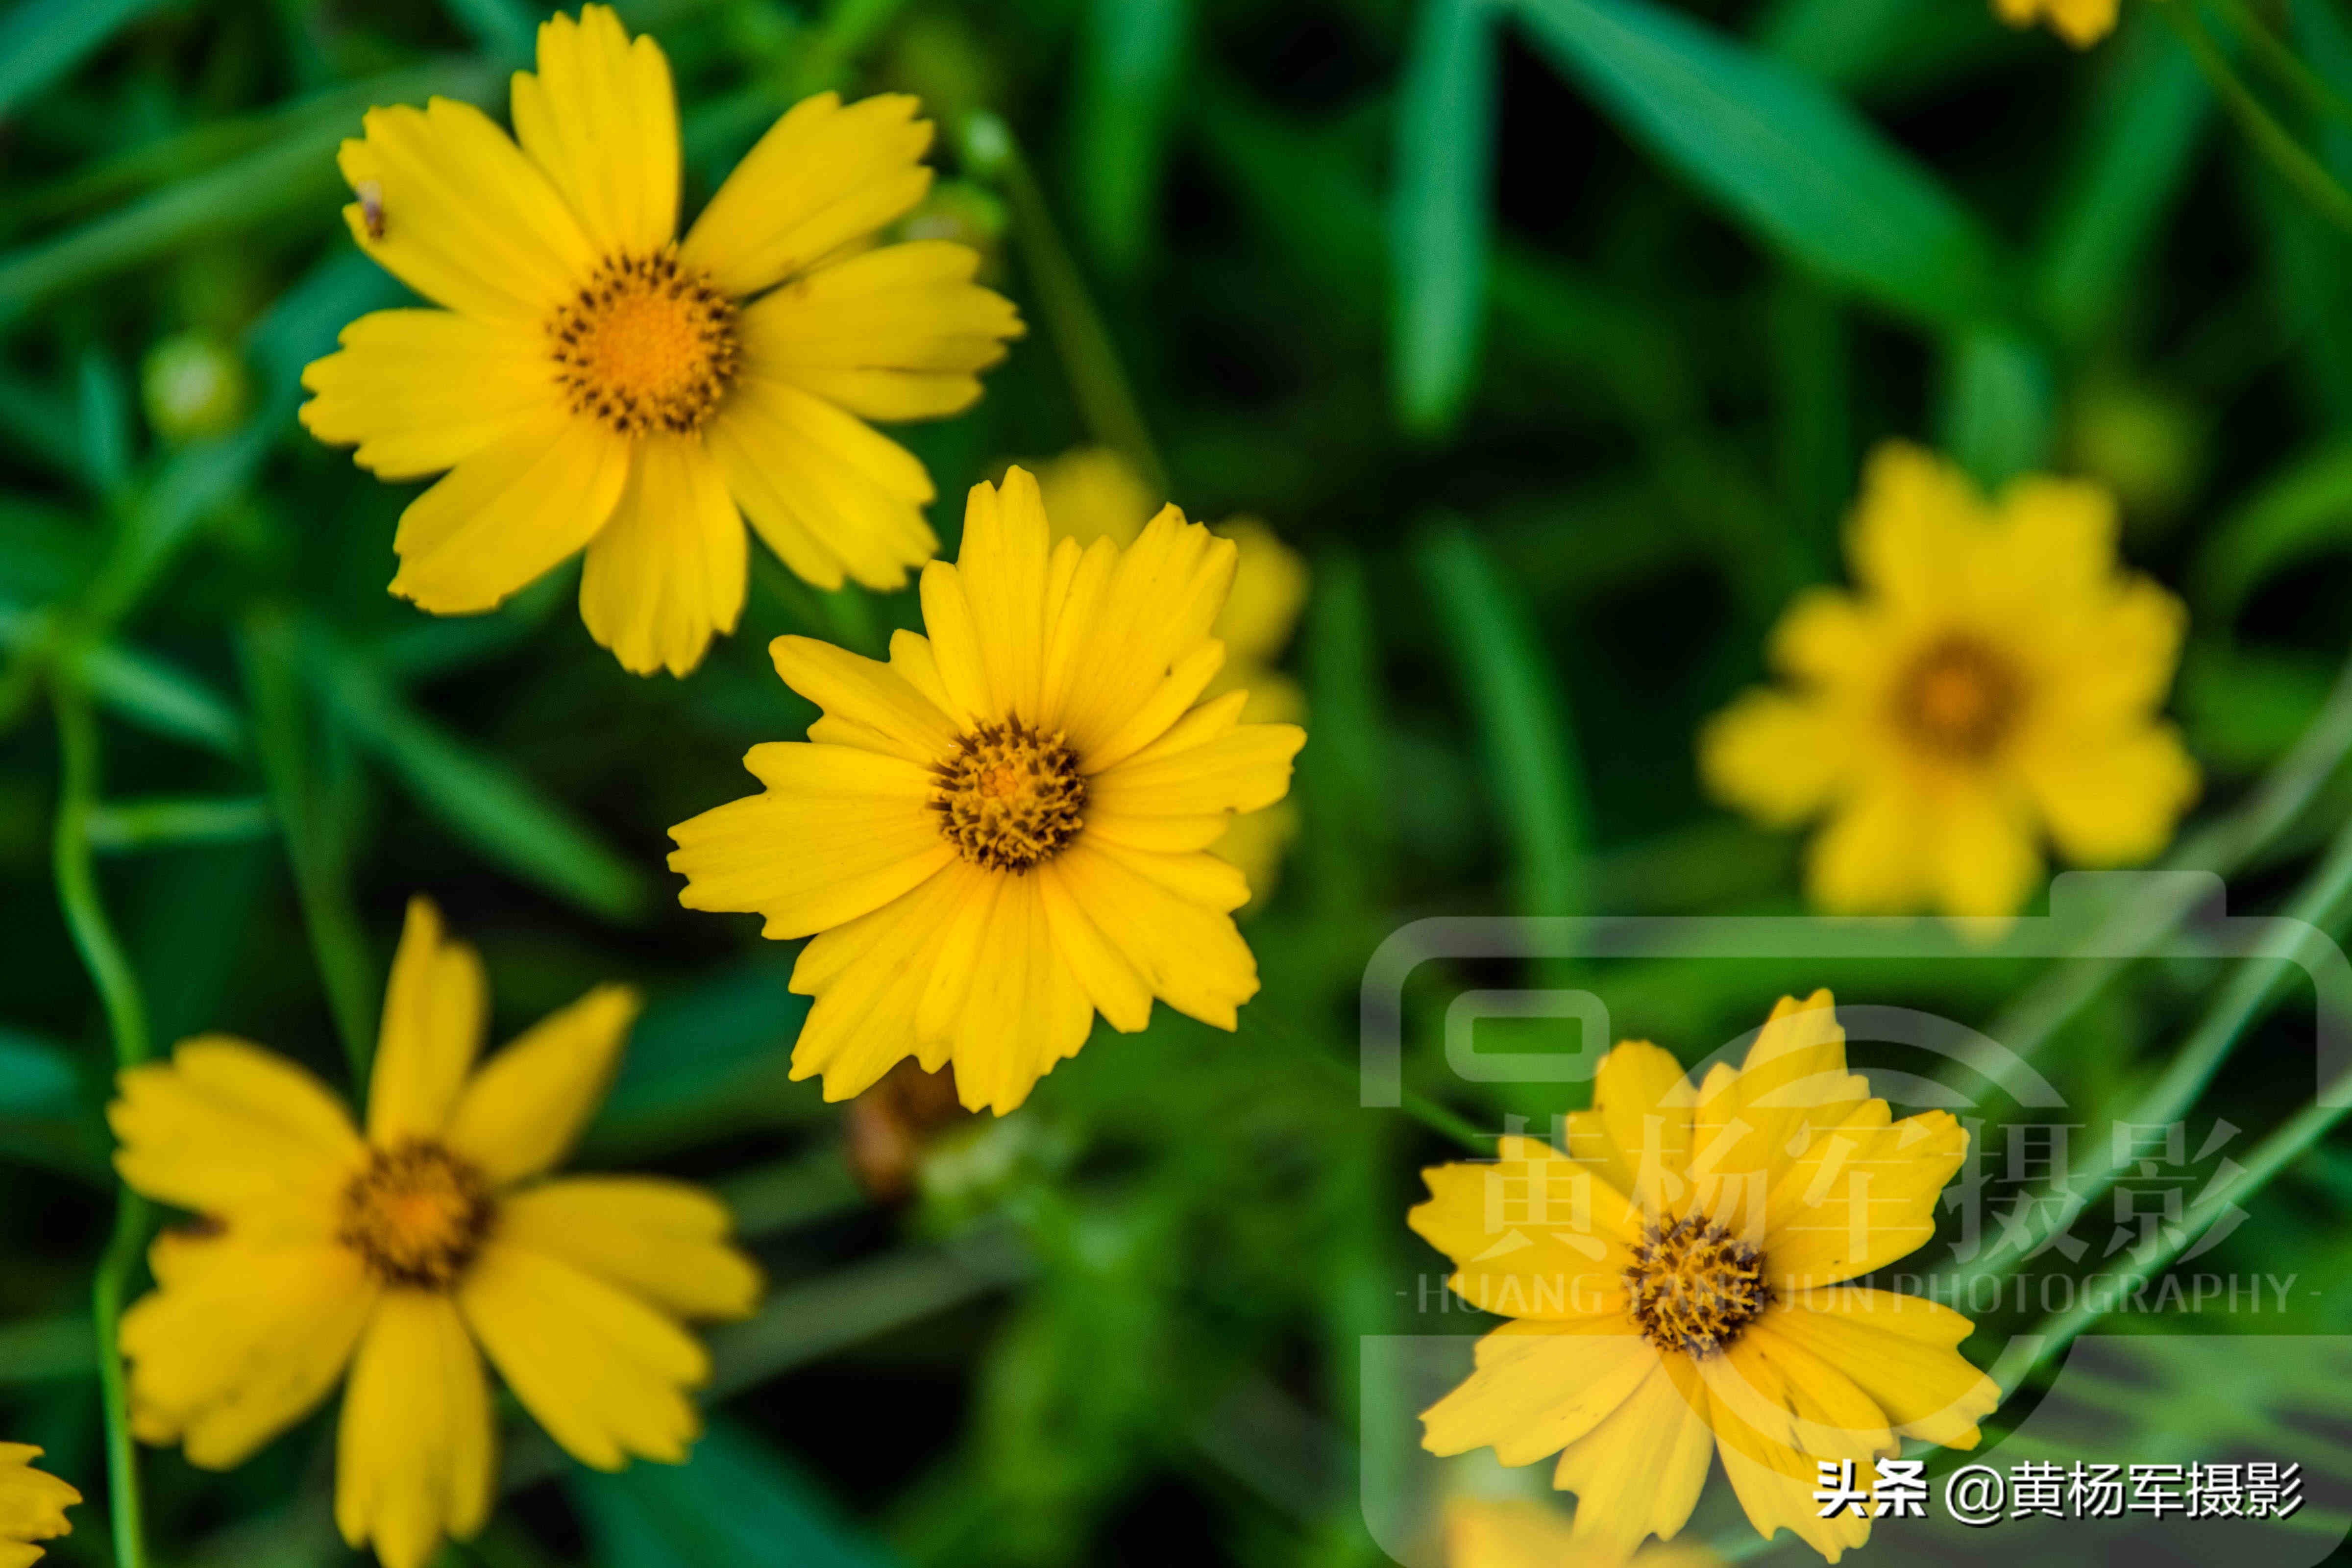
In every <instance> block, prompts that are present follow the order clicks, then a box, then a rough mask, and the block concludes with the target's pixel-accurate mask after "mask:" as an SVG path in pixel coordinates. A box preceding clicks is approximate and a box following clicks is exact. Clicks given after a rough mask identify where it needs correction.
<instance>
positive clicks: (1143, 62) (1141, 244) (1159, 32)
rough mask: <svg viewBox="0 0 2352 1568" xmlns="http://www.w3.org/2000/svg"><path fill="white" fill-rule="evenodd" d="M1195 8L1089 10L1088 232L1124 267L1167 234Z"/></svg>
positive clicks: (1079, 109)
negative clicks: (1173, 139) (1174, 133)
mask: <svg viewBox="0 0 2352 1568" xmlns="http://www.w3.org/2000/svg"><path fill="white" fill-rule="evenodd" d="M1190 10H1191V5H1190V3H1189V0H1093V4H1092V5H1090V6H1089V7H1088V9H1087V22H1086V30H1085V32H1084V34H1083V35H1082V42H1081V47H1080V53H1079V57H1078V83H1077V100H1076V114H1075V116H1074V119H1075V124H1074V126H1073V134H1072V137H1071V142H1070V145H1071V149H1072V153H1071V155H1072V157H1073V158H1074V159H1075V160H1076V174H1077V187H1078V210H1079V216H1080V218H1081V221H1082V222H1083V223H1084V224H1085V225H1086V229H1087V238H1088V239H1089V240H1090V241H1091V242H1092V243H1093V246H1094V249H1095V254H1096V255H1097V256H1099V257H1100V258H1102V259H1103V261H1104V262H1105V263H1106V264H1107V265H1108V266H1109V267H1110V268H1112V269H1113V270H1115V271H1118V272H1129V271H1132V270H1133V269H1134V268H1135V265H1136V264H1137V263H1138V262H1139V261H1140V260H1141V259H1142V258H1143V254H1144V249H1145V247H1147V246H1148V245H1150V243H1151V240H1152V238H1153V237H1154V236H1156V235H1157V234H1158V233H1159V232H1160V223H1159V195H1160V183H1161V180H1162V178H1163V177H1164V172H1165V168H1166V164H1167V161H1168V121H1169V117H1170V112H1171V110H1173V108H1174V107H1175V103H1176V84H1177V82H1178V80H1179V79H1181V76H1182V74H1183V64H1184V36H1185V32H1186V29H1187V26H1188V22H1189V16H1188V13H1189V12H1190Z"/></svg>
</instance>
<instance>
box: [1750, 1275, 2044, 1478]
mask: <svg viewBox="0 0 2352 1568" xmlns="http://www.w3.org/2000/svg"><path fill="white" fill-rule="evenodd" d="M1789 1309H1790V1310H1787V1311H1785V1312H1780V1313H1775V1314H1774V1315H1773V1316H1772V1318H1771V1323H1772V1327H1773V1331H1774V1332H1775V1333H1777V1334H1779V1335H1780V1336H1781V1337H1782V1338H1785V1339H1788V1340H1790V1341H1792V1342H1795V1343H1798V1344H1801V1345H1803V1346H1805V1347H1806V1348H1807V1349H1809V1350H1811V1352H1813V1353H1814V1354H1815V1355H1818V1356H1820V1357H1821V1358H1822V1360H1823V1361H1826V1362H1828V1363H1831V1364H1832V1365H1834V1366H1836V1367H1838V1368H1840V1369H1841V1370H1843V1372H1844V1373H1845V1374H1846V1375H1847V1376H1848V1377H1850V1378H1852V1379H1853V1381H1854V1383H1855V1384H1857V1385H1859V1386H1860V1387H1861V1389H1862V1390H1863V1392H1864V1393H1865V1394H1869V1395H1870V1396H1871V1398H1872V1399H1874V1400H1875V1401H1876V1402H1877V1403H1878V1405H1879V1407H1880V1408H1881V1409H1883V1410H1884V1411H1885V1412H1886V1415H1887V1419H1888V1420H1890V1421H1892V1422H1893V1423H1894V1424H1895V1431H1896V1432H1898V1433H1900V1434H1901V1435H1902V1436H1906V1437H1917V1438H1921V1439H1924V1440H1925V1441H1927V1442H1930V1443H1941V1444H1943V1445H1945V1446H1946V1447H1954V1448H1973V1447H1976V1446H1977V1438H1978V1431H1977V1423H1978V1422H1979V1421H1981V1420H1982V1419H1984V1417H1986V1416H1987V1415H1991V1414H1992V1412H1993V1410H1994V1408H1995V1407H1996V1406H1998V1405H2000V1387H1999V1386H1998V1385H1997V1384H1994V1382H1993V1381H1992V1379H1990V1378H1989V1377H1987V1376H1985V1375H1984V1374H1983V1373H1980V1372H1979V1371H1978V1370H1977V1369H1976V1368H1975V1367H1973V1366H1970V1365H1969V1363H1968V1360H1967V1358H1966V1357H1964V1356H1962V1355H1961V1354H1960V1352H1959V1349H1958V1346H1959V1343H1960V1342H1961V1341H1962V1340H1965V1339H1967V1338H1968V1337H1969V1334H1970V1333H1971V1332H1972V1331H1973V1330H1974V1325H1973V1324H1971V1323H1970V1322H1969V1320H1968V1319H1966V1318H1964V1317H1962V1316H1960V1314H1959V1313H1958V1312H1955V1311H1953V1310H1951V1309H1950V1308H1949V1307H1946V1306H1943V1305H1941V1304H1939V1303H1937V1302H1935V1301H1930V1300H1926V1299H1925V1298H1923V1297H1918V1296H1903V1295H1898V1294H1896V1293H1895V1292H1894V1291H1891V1290H1874V1289H1865V1288H1861V1287H1856V1286H1852V1285H1841V1286H1837V1287H1835V1288H1833V1289H1826V1290H1809V1291H1806V1292H1803V1293H1802V1294H1800V1295H1796V1296H1793V1297H1790V1299H1789Z"/></svg>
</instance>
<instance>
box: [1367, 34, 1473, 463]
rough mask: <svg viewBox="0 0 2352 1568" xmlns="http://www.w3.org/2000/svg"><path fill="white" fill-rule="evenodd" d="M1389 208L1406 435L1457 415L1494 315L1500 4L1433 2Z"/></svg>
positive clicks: (1414, 69) (1409, 58)
mask: <svg viewBox="0 0 2352 1568" xmlns="http://www.w3.org/2000/svg"><path fill="white" fill-rule="evenodd" d="M1495 129H1496V122H1495V6H1494V5H1493V3H1492V0H1428V3H1427V4H1425V5H1423V7H1422V13H1421V22H1420V25H1419V26H1418V27H1417V28H1416V29H1415V31H1414V35H1413V41H1412V47H1411V49H1410V51H1409V52H1408V53H1407V55H1406V57H1405V79H1404V84H1403V88H1402V101H1401V102H1400V104H1399V106H1398V111H1397V135H1396V169H1397V175H1396V188H1395V191H1394V193H1393V194H1392V195H1391V197H1390V205H1389V262H1390V270H1391V275H1392V276H1393V278H1394V280H1395V288H1396V302H1395V307H1394V311H1393V317H1394V321H1393V326H1392V329H1391V331H1392V335H1393V343H1392V347H1391V371H1392V373H1393V376H1392V381H1393V384H1392V389H1391V390H1392V395H1393V396H1394V397H1395V400H1396V406H1397V415H1398V417H1399V418H1400V419H1401V420H1402V422H1403V424H1404V426H1405V428H1406V429H1408V430H1412V431H1414V432H1417V433H1419V434H1422V435H1424V436H1427V435H1434V434H1437V433H1439V432H1442V431H1444V429H1446V428H1447V427H1449V426H1451V425H1452V424H1453V423H1454V420H1455V419H1456V418H1457V417H1458V416H1460V414H1461V412H1462V405H1463V403H1464V401H1465V399H1466V398H1467V397H1468V395H1469V393H1470V387H1471V383H1472V381H1473V379H1474V378H1475V374H1476V370H1477V363H1478V342H1479V337H1480V335H1481V331H1482V329H1483V328H1484V326H1485V318H1486V251H1487V239H1488V230H1489V227H1490V226H1491V223H1492V218H1491V216H1490V213H1489V206H1490V201H1489V192H1488V186H1489V184H1491V182H1492V178H1493V165H1494V157H1495V149H1494V144H1495Z"/></svg>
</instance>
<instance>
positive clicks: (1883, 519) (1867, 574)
mask: <svg viewBox="0 0 2352 1568" xmlns="http://www.w3.org/2000/svg"><path fill="white" fill-rule="evenodd" d="M1846 552H1847V556H1848V559H1849V561H1850V563H1851V564H1852V569H1853V576H1854V578H1855V581H1856V583H1857V584H1858V585H1859V588H1860V592H1859V593H1856V594H1847V593H1842V592H1839V591H1837V590H1834V589H1827V588H1817V589H1812V590H1810V591H1808V592H1807V593H1806V594H1804V595H1801V597H1799V598H1798V599H1797V600H1796V602H1795V603H1794V604H1792V605H1790V608H1789V611H1788V613H1787V615H1786V616H1783V617H1782V619H1781V622H1780V626H1779V627H1778V628H1777V629H1776V630H1775V631H1774V633H1773V637H1772V646H1771V656H1772V662H1773V663H1774V664H1775V665H1776V666H1778V667H1779V668H1780V671H1781V672H1782V673H1783V674H1784V675H1786V676H1787V677H1788V678H1789V680H1790V687H1788V688H1781V689H1759V690H1756V691H1751V692H1749V693H1748V694H1747V695H1746V696H1744V697H1742V698H1740V699H1739V700H1738V701H1737V702H1735V703H1733V704H1732V706H1731V707H1730V708H1728V709H1727V710H1725V711H1724V712H1722V713H1720V714H1717V716H1716V718H1715V719H1714V720H1713V721H1711V722H1710V723H1709V724H1708V725H1707V727H1706V730H1705V731H1703V732H1702V734H1701V736H1700V739H1699V762H1700V768H1701V772H1702V773H1704V775H1705V777H1706V784H1707V786H1708V788H1709V789H1710V790H1711V791H1712V792H1713V793H1714V794H1715V795H1717V797H1718V798H1719V799H1722V800H1724V801H1726V802H1727V803H1728V804H1730V805H1736V806H1738V807H1739V808H1740V809H1742V810H1744V811H1746V812H1748V814H1749V815H1751V816H1755V817H1757V818H1759V820H1761V821H1763V822H1765V823H1767V824H1769V825H1771V826H1796V825H1798V824H1800V823H1801V822H1803V821H1805V820H1806V819H1808V818H1811V817H1814V816H1823V817H1826V819H1827V821H1826V824H1825V826H1823V827H1822V829H1821V831H1820V832H1819V833H1818V834H1817V835H1816V836H1815V837H1814V838H1813V841H1812V844H1811V850H1810V854H1809V858H1808V862H1807V877H1806V879H1807V883H1808V887H1809V890H1810V891H1811V896H1812V898H1813V900H1814V901H1815V902H1816V903H1817V904H1819V905H1820V906H1822V908H1824V909H1827V910H1832V911H1833V912H1837V913H1874V912H1887V913H1893V912H1900V911H1904V910H1918V909H1927V908H1940V909H1942V910H1945V911H1946V912H1948V913H1950V914H1955V915H2008V914H2013V913H2015V912H2016V910H2018V909H2019V907H2020V906H2021V905H2022V904H2023V903H2024V902H2025V900H2027V899H2028V898H2029V897H2031V896H2032V892H2033V889H2034V888H2035V887H2036V886H2037V885H2038V884H2039V882H2040V881H2041V879H2042V870H2043V867H2042V849H2041V845H2042V838H2043V837H2045V836H2046V837H2048V838H2049V839H2050V841H2051V842H2053V844H2055V846H2056V847H2057V848H2058V849H2059V851H2060V852H2061V853H2062V854H2063V855H2065V856H2066V857H2067V858H2070V859H2073V860H2074V861H2077V862H2079V863H2083V864H2087V865H2099V866H2114V865H2126V864H2129V863H2132V862H2135V861H2139V860H2145V859H2147V858H2151V857H2153V856H2155V855H2156V854H2157V853H2158V852H2159V851H2160V850H2162V849H2163V847H2165V845H2166V844H2167V843H2168V842H2169V841H2170V839H2171V837H2172V832H2173V828H2174V826H2175V825H2176V824H2177V823H2178V822H2179V818H2180V815H2181V813H2182V812H2184V811H2186V810H2187V809H2188V808H2189V805H2190V803H2191V802H2192V801H2194V800H2195V799H2196V795H2197V787H2198V776H2197V767H2196V764H2195V763H2192V762H2191V761H2190V760H2189V754H2188V752H2186V750H2184V749H2183V747H2182V745H2181V742H2180V737H2179V731H2176V730H2175V729H2174V728H2173V727H2172V726H2171V725H2170V724H2168V723H2166V722H2164V721H2162V720H2160V719H2159V718H2158V708H2159V707H2160V706H2161V705H2162V703H2163V700H2164V694H2165V690H2166V688H2167V687H2168V686H2169V685H2170V684H2171V681H2172V672H2173V668H2174V666H2175V664H2176V663H2177V662H2178V660H2179V652H2180V639H2181V634H2182V631H2183V629H2184V627H2185V626H2186V624H2187V615H2186V612H2185V611H2184V610H2183V609H2182V607H2181V605H2180V602H2179V600H2178V599H2176V598H2174V597H2173V596H2172V595H2170V594H2168V593H2167V592H2165V591H2164V589H2163V588H2161V587H2159V586H2158V584H2155V583H2154V582H2152V581H2150V580H2149V579H2147V578H2146V577H2141V576H2137V575H2133V574H2127V573H2126V572H2124V571H2122V570H2121V569H2120V568H2119V567H2118V564H2117V562H2116V508H2115V503H2114V501H2113V500H2112V499H2111V498H2110V497H2109V496H2108V495H2107V493H2106V492H2105V490H2103V489H2100V488H2098V487H2097V486H2095V485H2093V484H2089V483H2085V482H2082V481H2076V480H2063V479H2047V478H2041V477H2034V478H2028V479H2019V480H2017V481H2016V482H2014V483H2012V484H2011V485H2010V486H2009V487H2008V488H2007V489H2003V490H2002V491H2001V493H2000V496H1999V498H1998V499H1997V500H1994V501H1992V502H1991V503H1990V504H1988V503H1987V501H1986V500H1984V499H1983V498H1982V497H1981V496H1980V495H1979V493H1978V491H1977V490H1976V489H1975V487H1974V486H1973V485H1971V484H1970V483H1969V480H1968V479H1966V478H1965V477H1964V476H1963V475H1962V474H1961V473H1960V472H1959V471H1958V469H1957V468H1953V467H1952V466H1951V465H1950V464H1948V463H1946V462H1944V461H1943V460H1941V459H1940V458H1936V457H1934V456H1932V455H1931V454H1929V453H1927V452H1923V451H1921V450H1919V449H1918V448H1916V447H1908V446H1905V445H1902V444H1899V443H1890V444H1888V445H1886V446H1885V447H1880V448H1879V450H1878V451H1877V452H1876V453H1874V455H1873V456H1872V458H1871V460H1870V464H1869V467H1868V469H1867V471H1866V472H1865V473H1864V480H1863V490H1862V499H1861V502H1860V504H1859V506H1857V508H1856V509H1855V511H1854V516H1853V521H1852V524H1851V525H1850V527H1849V529H1848V531H1847V537H1846Z"/></svg>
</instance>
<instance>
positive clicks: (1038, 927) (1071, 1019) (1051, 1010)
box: [952, 876, 1095, 1116]
mask: <svg viewBox="0 0 2352 1568" xmlns="http://www.w3.org/2000/svg"><path fill="white" fill-rule="evenodd" d="M1094 1021H1095V1010H1094V1005H1093V1004H1092V1003H1091V1002H1089V1001H1088V1000H1087V993H1086V991H1085V990H1084V988H1082V987H1081V986H1080V985H1079V984H1078V981H1077V977H1076V975H1075V974H1074V973H1071V969H1070V965H1069V964H1068V963H1066V962H1065V961H1064V960H1063V957H1062V954H1061V951H1060V949H1059V947H1058V946H1057V944H1056V943H1055V940H1054V934H1053V931H1052V929H1051V927H1050V925H1049V924H1048V921H1047V919H1046V914H1045V903H1044V900H1043V899H1042V898H1041V897H1040V895H1039V892H1038V879H1037V878H1035V877H1034V876H1031V877H1011V878H1007V879H1004V885H1003V890H1002V892H1001V894H1000V896H999V897H998V899H997V902H996V907H995V908H994V910H992V911H991V914H990V917H989V921H988V923H987V928H986V930H985V931H984V932H983V934H982V943H981V947H980V951H979V954H978V959H977V963H976V964H975V966H974V971H973V975H972V981H971V986H970V988H969V989H968V990H967V991H966V992H965V994H964V996H963V1002H962V1006H961V1013H960V1016H958V1018H957V1020H956V1022H955V1025H954V1026H953V1032H954V1042H955V1045H954V1051H953V1058H952V1059H953V1061H954V1063H955V1069H956V1092H957V1094H958V1096H959V1097H960V1098H961V1100H962V1101H963V1106H964V1109H965V1110H981V1109H982V1108H983V1107H984V1108H986V1109H988V1110H993V1111H995V1112H996V1114H997V1115H999V1116H1003V1115H1004V1114H1005V1113H1006V1112H1007V1111H1010V1110H1014V1109H1016V1108H1017V1107H1018V1106H1019V1105H1020V1104H1021V1102H1022V1101H1023V1100H1026V1099H1028V1098H1029V1091H1030V1089H1033V1088H1034V1087H1035V1086H1036V1083H1037V1080H1038V1079H1041V1078H1043V1077H1044V1076H1045V1074H1047V1073H1049V1072H1051V1071H1053V1070H1054V1066H1055V1063H1057V1062H1059V1061H1061V1060H1063V1059H1064V1058H1067V1057H1074V1056H1076V1055H1077V1054H1078V1048H1079V1047H1082V1046H1084V1045H1085V1044H1086V1043H1087V1032H1088V1031H1089V1030H1090V1029H1091V1028H1092V1027H1093V1026H1094Z"/></svg>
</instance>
